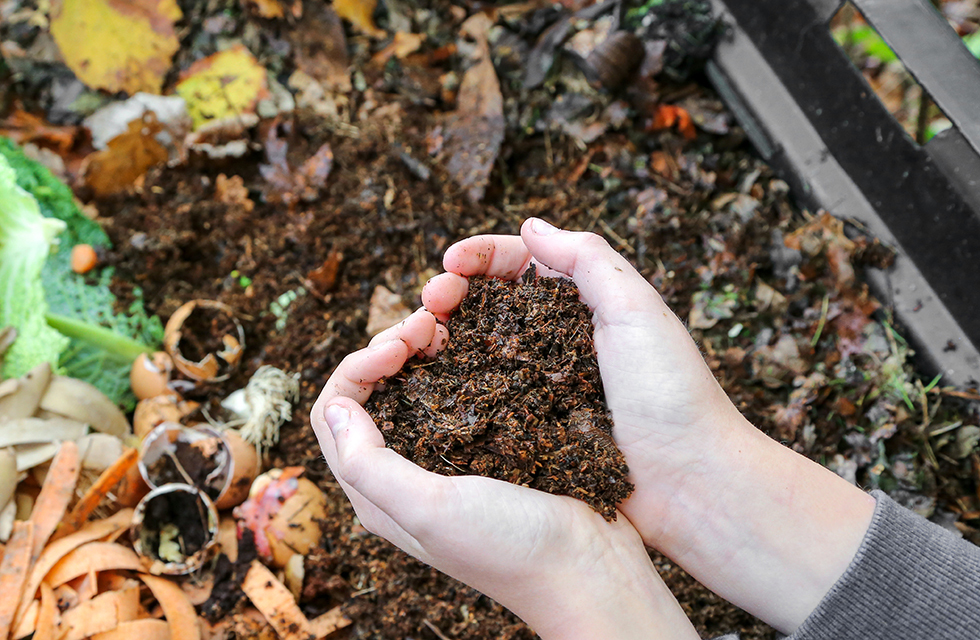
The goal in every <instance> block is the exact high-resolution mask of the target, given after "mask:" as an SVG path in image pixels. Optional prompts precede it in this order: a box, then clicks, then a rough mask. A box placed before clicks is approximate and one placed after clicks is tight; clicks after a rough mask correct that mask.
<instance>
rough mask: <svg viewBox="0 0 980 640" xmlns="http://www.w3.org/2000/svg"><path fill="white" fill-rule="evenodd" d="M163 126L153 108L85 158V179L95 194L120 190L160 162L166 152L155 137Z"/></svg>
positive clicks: (105, 193) (100, 195)
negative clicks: (100, 149)
mask: <svg viewBox="0 0 980 640" xmlns="http://www.w3.org/2000/svg"><path fill="white" fill-rule="evenodd" d="M161 130H162V127H161V126H160V124H159V123H158V122H157V121H156V116H155V115H153V113H152V112H147V113H146V114H144V116H143V117H142V118H140V119H137V120H133V121H132V122H130V123H129V130H128V131H127V132H126V133H123V134H121V135H118V136H116V137H115V138H113V139H112V140H110V141H109V144H108V145H107V146H106V148H105V149H103V150H102V151H96V152H95V153H93V154H92V155H90V156H89V157H88V159H87V161H86V168H85V181H86V182H87V183H88V185H89V186H90V187H91V188H92V191H94V192H95V195H96V196H98V197H100V198H101V197H105V196H108V195H112V194H113V193H118V192H120V191H123V190H125V189H127V188H129V187H130V186H132V185H133V183H134V182H136V180H137V178H139V177H140V176H142V175H143V174H144V173H146V170H147V169H149V168H150V167H154V166H156V165H158V164H163V163H164V162H166V161H167V158H168V157H169V154H168V153H167V150H166V149H165V148H164V147H163V145H161V144H160V143H159V142H157V140H156V135H157V134H158V133H159V132H160V131H161Z"/></svg>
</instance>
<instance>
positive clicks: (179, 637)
mask: <svg viewBox="0 0 980 640" xmlns="http://www.w3.org/2000/svg"><path fill="white" fill-rule="evenodd" d="M140 579H141V580H142V581H143V582H145V583H146V586H147V587H149V588H150V591H152V592H153V597H154V598H156V599H157V602H159V603H160V607H161V608H162V609H163V615H164V616H166V618H167V623H168V624H169V625H170V637H171V639H172V640H200V638H201V627H200V624H199V623H198V619H197V613H196V612H195V611H194V605H192V604H191V602H190V600H189V599H188V598H187V594H185V593H184V592H183V591H182V590H181V588H180V587H178V586H177V585H176V584H174V583H173V582H171V581H170V580H167V579H166V578H159V577H157V576H151V575H148V574H145V573H141V574H140Z"/></svg>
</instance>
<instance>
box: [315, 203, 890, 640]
mask: <svg viewBox="0 0 980 640" xmlns="http://www.w3.org/2000/svg"><path fill="white" fill-rule="evenodd" d="M443 264H444V266H445V269H446V273H443V274H440V275H438V276H436V277H434V278H432V279H431V280H430V281H429V282H428V283H427V284H426V286H425V288H424V289H423V291H422V303H423V308H422V309H419V310H418V311H416V312H415V313H414V314H413V315H411V316H410V317H409V318H408V319H406V320H404V321H403V322H401V323H400V324H398V325H396V326H394V327H392V328H390V329H388V330H386V331H384V332H382V333H380V334H378V335H377V336H375V337H374V339H373V340H372V341H371V343H370V345H369V346H368V347H367V348H365V349H362V350H361V351H358V352H356V353H352V354H350V355H349V356H347V357H346V358H345V359H344V360H343V362H342V363H341V364H340V365H339V366H338V367H337V369H336V370H335V371H334V373H333V375H331V377H330V379H329V380H328V381H327V383H326V385H325V387H324V389H323V391H322V393H321V395H320V397H319V399H318V400H317V402H316V404H315V405H314V407H313V410H312V416H311V418H312V424H313V428H314V430H315V432H316V435H317V438H318V440H319V443H320V446H321V448H322V450H323V453H324V456H325V457H326V460H327V464H328V465H329V466H330V469H331V471H332V472H333V474H334V476H335V477H336V479H337V481H338V482H339V483H340V485H341V486H342V487H343V489H344V491H345V492H346V494H347V496H348V498H349V499H350V501H351V503H352V504H353V506H354V510H355V511H356V512H357V516H358V518H359V519H360V521H361V524H362V525H363V526H364V527H366V528H367V529H368V530H369V531H371V532H373V533H375V534H377V535H379V536H382V537H384V538H386V539H387V540H389V541H390V542H392V543H394V544H395V545H397V546H398V547H400V548H401V549H402V550H404V551H406V552H407V553H409V554H411V555H413V556H415V557H416V558H419V559H420V560H422V561H424V562H426V563H428V564H430V565H432V566H434V567H436V568H437V569H439V570H441V571H443V572H445V573H447V574H449V575H451V576H453V577H454V578H456V579H458V580H460V581H462V582H465V583H466V584H468V585H470V586H472V587H474V588H475V589H477V590H479V591H481V592H483V593H485V594H486V595H488V596H490V597H492V598H494V599H495V600H497V601H498V602H499V603H501V604H502V605H504V606H505V607H507V608H509V609H510V610H511V611H513V612H514V613H516V614H517V615H518V616H520V617H521V618H522V619H523V620H524V621H525V622H527V623H528V624H529V625H530V626H531V627H532V628H533V629H534V630H535V631H536V632H537V633H538V634H539V635H540V636H541V637H542V638H545V639H549V638H563V639H572V638H609V639H614V638H697V637H698V634H697V632H696V631H695V630H694V628H693V626H692V625H691V623H690V622H689V621H688V619H687V617H686V616H685V614H684V613H683V611H682V609H681V608H680V606H679V605H678V603H677V602H676V600H675V599H674V598H673V596H672V595H671V594H670V592H669V590H668V589H667V587H666V586H665V584H664V583H663V581H662V580H661V579H660V577H659V575H658V574H657V571H656V569H655V567H654V566H653V564H652V562H651V561H650V559H649V556H648V553H647V547H652V548H657V549H659V550H660V551H662V552H664V553H665V554H666V555H667V556H669V557H670V558H672V559H673V560H674V561H676V562H678V563H679V564H680V565H681V566H683V567H685V568H686V569H687V570H688V571H689V572H691V573H692V574H693V575H694V576H695V577H696V578H698V579H699V580H700V581H701V582H702V583H704V584H706V585H707V586H708V587H709V588H711V589H713V590H714V591H715V592H716V593H719V595H722V596H723V597H725V598H727V599H729V600H731V601H732V602H734V603H736V604H738V605H739V606H742V607H743V608H745V609H746V610H748V611H750V612H751V613H754V614H755V615H757V616H759V617H761V618H762V619H763V620H766V621H767V622H769V623H770V624H772V625H773V626H775V627H776V628H778V629H780V630H781V631H784V632H792V631H793V630H794V629H796V627H798V626H799V624H800V623H801V622H802V621H803V620H804V619H805V618H806V616H807V615H808V614H809V612H810V611H812V609H813V608H814V607H815V606H816V604H817V603H818V602H819V600H820V598H821V597H822V596H823V595H824V594H825V593H826V591H827V589H829V587H830V586H831V585H832V584H833V582H834V581H835V580H836V579H837V578H838V577H839V576H840V575H841V573H842V572H843V571H844V569H845V568H846V566H847V564H848V562H849V560H850V558H851V557H852V556H853V554H854V552H855V551H856V549H857V546H858V544H859V543H860V540H861V538H862V536H863V533H864V531H865V530H866V528H867V524H868V522H869V521H870V514H871V511H872V510H873V501H870V498H867V497H866V496H864V498H862V497H859V496H858V495H857V494H861V496H863V493H861V492H860V491H857V494H855V493H853V492H851V491H850V489H852V487H850V485H847V483H843V486H842V485H841V484H840V483H838V482H836V480H837V479H836V477H835V476H833V474H830V473H829V472H826V471H825V470H823V469H822V468H820V467H818V466H817V465H813V464H811V463H809V461H806V460H805V459H803V458H801V457H800V456H795V454H792V452H789V450H787V449H785V448H783V447H782V446H781V445H778V444H777V443H774V442H772V441H771V440H768V439H767V438H766V437H765V436H764V435H762V434H761V433H759V432H758V431H757V430H756V429H755V428H754V427H752V425H750V424H748V423H747V422H746V421H745V420H744V418H743V417H742V416H741V414H740V413H739V412H738V410H737V409H736V408H735V407H734V405H732V403H731V402H730V400H729V399H728V397H727V396H726V395H725V393H724V391H723V390H722V389H721V387H720V386H719V385H718V383H717V382H716V381H715V379H714V377H713V376H712V374H711V372H710V370H709V369H708V367H707V366H706V364H705V362H704V360H703V359H702V357H701V354H700V352H699V350H698V348H697V345H696V344H695V343H694V341H693V340H692V339H691V337H690V335H689V334H688V332H687V329H686V328H685V327H684V325H683V323H681V322H680V320H678V318H677V317H676V316H675V315H674V313H673V312H672V311H671V310H670V309H669V308H668V307H667V305H666V304H665V303H664V301H663V300H662V299H661V297H660V295H659V294H658V293H657V292H656V290H655V289H654V288H653V287H652V286H650V284H649V283H648V282H647V281H646V280H645V279H644V278H643V277H642V276H641V275H640V274H639V273H638V272H637V271H636V270H635V269H634V268H633V267H632V266H631V265H630V264H629V263H628V262H627V261H626V260H625V259H624V258H623V257H622V256H620V255H619V254H618V253H617V252H616V251H615V250H613V249H612V248H611V247H610V246H609V245H608V244H607V243H606V242H605V241H604V240H603V239H601V238H600V237H598V236H596V235H593V234H589V233H577V232H570V231H563V230H559V229H557V228H555V227H553V226H551V225H549V224H547V223H546V222H544V221H543V220H540V219H534V218H532V219H530V220H528V221H526V222H525V224H524V225H523V227H522V229H521V235H520V236H492V235H486V236H475V237H471V238H468V239H466V240H463V241H461V242H458V243H456V244H454V245H453V246H451V247H450V248H449V249H448V250H447V252H446V254H445V258H444V261H443ZM530 264H535V265H536V269H537V273H538V274H539V275H544V276H562V277H568V278H571V279H572V280H574V282H575V284H576V285H577V286H578V288H579V291H580V295H581V298H582V300H583V301H584V302H585V303H586V304H587V305H588V307H589V309H590V310H591V311H592V313H593V324H594V329H595V333H594V341H595V348H596V353H597V356H598V362H599V368H600V371H601V374H602V380H603V386H604V389H605V394H606V400H607V403H608V405H609V409H610V410H611V412H612V416H613V421H614V427H613V437H614V439H615V441H616V443H617V445H618V446H619V448H620V449H621V450H622V452H623V454H624V455H625V457H626V462H627V464H628V465H629V469H630V477H629V479H630V481H631V482H633V484H634V485H635V487H636V489H635V491H634V493H633V495H632V496H631V497H630V498H629V499H628V500H626V501H625V502H623V503H622V504H621V505H619V509H620V512H619V514H618V517H617V519H616V520H615V521H614V522H607V521H606V520H604V519H603V518H602V517H601V516H600V515H598V514H597V513H595V512H594V511H593V510H592V509H591V508H590V507H588V506H587V505H586V504H585V503H583V502H581V501H578V500H575V499H573V498H570V497H562V496H554V495H549V494H545V493H542V492H539V491H535V490H533V489H529V488H526V487H520V486H516V485H512V484H509V483H506V482H502V481H499V480H493V479H490V478H483V477H475V476H458V477H446V476H441V475H438V474H435V473H431V472H429V471H425V470H423V469H421V468H420V467H418V466H416V465H414V464H412V463H411V462H409V461H408V460H406V459H405V458H403V457H401V456H399V455H398V454H397V453H395V452H394V451H392V450H390V449H386V448H385V445H384V440H383V438H382V435H381V432H380V431H379V430H378V429H377V427H376V425H375V424H374V422H373V421H372V419H371V417H370V416H369V415H368V414H367V413H366V412H365V411H364V409H363V408H362V406H361V404H362V403H364V402H365V401H366V400H367V399H368V397H369V396H370V394H371V392H372V391H373V390H374V388H375V386H376V384H377V383H378V381H379V380H381V379H382V378H384V377H385V376H388V375H392V374H394V373H396V372H397V371H398V370H399V369H401V367H402V365H403V364H404V363H405V361H406V360H407V359H408V358H410V357H412V356H414V355H418V354H424V355H426V356H435V355H436V354H437V353H438V351H439V350H440V349H441V348H442V347H443V346H444V345H445V343H446V340H447V339H448V332H447V330H446V328H445V326H444V325H443V324H442V323H443V322H445V320H446V319H447V318H448V317H449V314H451V313H452V311H453V310H454V309H455V308H456V307H457V306H458V305H459V304H460V302H461V301H462V300H463V298H464V297H465V296H466V293H467V286H468V283H467V277H470V276H477V275H481V276H491V277H498V278H504V279H511V280H515V279H518V278H519V277H520V276H521V275H522V274H523V272H524V271H525V270H526V269H527V268H528V266H529V265H530ZM774 447H775V448H774ZM787 455H789V456H795V457H787ZM783 474H791V475H792V476H793V480H792V481H790V482H785V481H784V475H783ZM841 482H843V481H841ZM797 485H799V486H797ZM794 501H795V502H794ZM841 521H844V522H846V523H847V524H846V526H844V527H843V529H844V530H843V531H841V530H840V529H841V527H840V526H839V525H840V522H841ZM828 528H829V529H831V531H829V532H828V531H827V529H828ZM821 529H823V531H821ZM806 531H813V534H811V535H809V536H808V535H806Z"/></svg>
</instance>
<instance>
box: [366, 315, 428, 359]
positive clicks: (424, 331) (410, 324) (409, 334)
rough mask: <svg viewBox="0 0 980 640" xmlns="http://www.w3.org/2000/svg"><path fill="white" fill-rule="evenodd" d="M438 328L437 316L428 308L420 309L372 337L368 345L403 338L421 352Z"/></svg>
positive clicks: (413, 348)
mask: <svg viewBox="0 0 980 640" xmlns="http://www.w3.org/2000/svg"><path fill="white" fill-rule="evenodd" d="M435 329H436V317H435V316H434V315H432V313H430V312H429V311H427V310H426V309H418V310H416V311H415V313H413V314H412V315H410V316H408V317H407V318H405V319H404V320H402V321H401V322H399V323H398V324H396V325H395V326H393V327H389V328H387V329H385V330H384V331H382V332H381V333H379V334H378V335H376V336H374V337H373V338H371V342H370V343H369V345H368V346H374V345H378V344H381V343H383V342H388V341H390V340H401V341H403V342H404V343H405V344H407V345H408V346H409V348H410V349H412V350H414V351H415V352H421V351H422V350H423V349H425V348H426V347H428V346H429V345H430V344H432V337H433V334H434V332H435Z"/></svg>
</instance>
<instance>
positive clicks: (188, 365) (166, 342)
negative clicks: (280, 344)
mask: <svg viewBox="0 0 980 640" xmlns="http://www.w3.org/2000/svg"><path fill="white" fill-rule="evenodd" d="M199 309H207V310H211V311H214V312H218V313H221V314H224V315H225V316H226V317H227V319H228V320H230V322H231V324H232V325H233V327H234V329H233V331H232V333H226V334H224V335H221V336H197V338H198V339H199V340H201V341H203V340H205V339H206V338H209V337H217V338H218V339H219V340H221V344H222V348H221V349H220V350H218V351H215V352H212V353H208V354H206V355H205V356H204V357H203V358H201V359H200V360H198V361H194V360H191V359H189V358H186V357H184V355H183V353H182V352H181V347H180V342H181V340H182V339H183V337H184V332H185V324H186V322H187V319H188V318H189V317H190V316H191V314H192V313H194V312H195V311H196V310H199ZM163 346H164V348H165V349H166V350H167V353H169V354H170V357H172V358H173V360H174V365H175V366H176V367H177V370H178V371H180V372H181V373H183V374H184V375H185V376H187V377H189V378H190V379H191V380H195V381H204V382H221V381H223V380H227V379H228V377H229V376H230V375H231V372H232V370H234V368H235V367H236V366H237V365H238V362H239V361H240V360H241V357H242V352H243V351H244V349H245V330H244V329H243V328H242V325H241V323H239V322H238V318H236V317H235V315H234V311H232V309H231V307H229V306H228V305H226V304H222V303H220V302H216V301H214V300H192V301H190V302H188V303H186V304H184V305H183V306H181V307H180V308H179V309H177V310H176V311H175V312H174V313H173V315H172V316H170V320H168V321H167V326H166V327H164V330H163Z"/></svg>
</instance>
